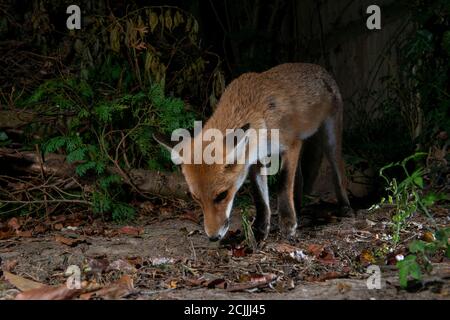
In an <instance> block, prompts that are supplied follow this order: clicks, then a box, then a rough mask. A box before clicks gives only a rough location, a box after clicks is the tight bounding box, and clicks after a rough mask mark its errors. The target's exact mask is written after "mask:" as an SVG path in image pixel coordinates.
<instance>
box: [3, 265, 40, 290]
mask: <svg viewBox="0 0 450 320" xmlns="http://www.w3.org/2000/svg"><path fill="white" fill-rule="evenodd" d="M3 275H4V277H5V280H6V281H8V282H9V283H10V284H12V285H13V286H15V287H16V288H17V289H19V290H20V291H28V290H32V289H38V288H42V287H45V286H46V285H45V284H43V283H40V282H36V281H33V280H29V279H26V278H24V277H21V276H18V275H15V274H13V273H10V272H8V271H6V270H5V271H3Z"/></svg>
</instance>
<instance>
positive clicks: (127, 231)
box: [119, 226, 144, 236]
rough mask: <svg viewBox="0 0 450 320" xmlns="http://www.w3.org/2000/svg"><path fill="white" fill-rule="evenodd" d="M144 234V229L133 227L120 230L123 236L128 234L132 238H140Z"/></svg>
mask: <svg viewBox="0 0 450 320" xmlns="http://www.w3.org/2000/svg"><path fill="white" fill-rule="evenodd" d="M143 232H144V229H143V228H137V227H133V226H125V227H122V228H120V229H119V233H121V234H128V235H131V236H139V235H140V234H142V233H143Z"/></svg>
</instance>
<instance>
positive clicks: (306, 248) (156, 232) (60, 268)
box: [0, 204, 450, 300]
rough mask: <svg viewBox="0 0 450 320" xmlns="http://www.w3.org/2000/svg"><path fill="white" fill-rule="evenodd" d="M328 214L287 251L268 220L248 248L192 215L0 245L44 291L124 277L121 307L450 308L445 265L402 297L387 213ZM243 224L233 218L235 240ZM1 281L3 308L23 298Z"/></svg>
mask: <svg viewBox="0 0 450 320" xmlns="http://www.w3.org/2000/svg"><path fill="white" fill-rule="evenodd" d="M332 212H333V209H331V207H329V206H328V205H325V204H318V205H315V206H310V207H307V208H306V209H305V210H304V213H303V215H304V217H303V218H302V219H301V224H300V226H299V229H298V231H297V235H296V238H295V239H294V240H292V241H289V242H287V241H283V240H281V239H280V238H279V236H278V232H277V230H276V229H277V228H276V222H277V217H276V216H273V228H272V229H273V230H272V232H271V234H270V236H269V239H268V240H267V241H266V242H265V243H263V244H261V245H260V246H259V247H258V248H255V249H250V248H249V247H248V246H241V245H239V244H236V243H233V242H232V241H230V243H228V244H227V243H226V242H225V243H222V244H219V243H211V242H209V241H208V240H207V238H206V236H205V234H204V231H203V227H202V221H201V217H200V216H199V212H198V211H196V210H195V211H185V212H181V213H177V214H172V213H171V212H170V208H166V211H165V213H164V214H161V212H159V213H158V214H155V213H152V210H149V212H147V213H145V210H142V212H141V214H140V215H139V218H138V219H137V220H136V221H135V222H134V223H133V224H132V225H126V226H124V225H118V224H113V223H107V222H103V221H101V220H100V219H91V218H89V219H88V218H83V217H80V216H79V215H74V216H73V217H72V216H56V217H52V218H50V219H49V220H47V221H39V220H36V219H34V220H32V219H31V220H24V221H25V222H23V221H22V222H21V223H22V225H21V226H20V228H19V229H18V230H16V234H17V235H16V236H14V237H11V238H6V239H3V240H0V260H1V263H2V269H3V270H4V271H3V272H5V271H7V272H9V273H12V274H15V275H19V276H21V277H23V278H26V279H30V280H33V281H35V282H38V283H42V284H46V285H61V284H64V283H65V281H66V279H67V277H66V275H65V274H64V272H65V271H66V269H67V268H68V267H69V266H70V265H75V266H78V267H79V268H80V270H81V278H82V280H84V281H85V282H84V283H95V284H96V285H97V286H107V285H108V284H110V283H114V281H117V279H119V278H120V277H121V276H123V275H124V274H128V275H129V276H130V278H131V279H132V282H133V285H132V289H130V290H128V291H126V292H122V293H120V294H118V295H115V296H114V295H113V297H114V298H125V299H289V300H292V299H450V262H449V260H448V259H446V258H444V257H436V258H435V259H434V260H433V265H434V268H433V271H432V272H431V273H430V274H427V275H426V276H425V277H424V280H423V281H422V282H420V283H419V282H417V283H413V284H412V285H411V286H409V288H408V290H403V289H400V286H399V281H398V276H397V275H398V271H397V269H396V268H395V263H396V256H398V255H399V254H405V253H406V252H405V248H404V246H403V245H401V244H400V245H399V246H398V248H397V249H396V250H394V251H392V252H390V250H389V248H388V244H390V243H391V240H390V239H389V236H388V234H389V230H390V225H389V221H391V219H390V213H389V210H387V209H383V210H378V211H376V212H370V213H369V212H367V211H366V210H359V211H357V215H356V217H355V218H338V217H336V216H334V215H333V214H332ZM433 213H434V214H435V219H436V222H437V223H438V225H440V226H443V225H449V223H450V221H449V217H450V215H449V210H448V209H445V208H436V210H435V212H433ZM41 220H43V219H41ZM19 221H20V220H19ZM27 221H28V222H27ZM240 221H241V215H240V213H239V209H236V210H235V212H234V214H233V221H232V225H231V228H230V230H232V232H231V234H232V235H235V238H237V237H238V233H237V232H236V230H242V228H241V222H240ZM411 221H414V222H411V223H409V224H408V226H407V227H406V229H405V231H404V232H403V233H402V239H405V240H407V241H409V240H411V239H415V238H421V237H423V235H424V233H425V232H426V229H427V220H426V219H425V218H422V217H420V216H418V217H415V218H414V219H412V220H411ZM40 225H43V226H44V227H39V226H40ZM46 229H47V230H46ZM22 230H23V231H22ZM26 230H31V232H27V231H26ZM383 248H384V249H383ZM369 265H378V266H379V267H380V270H381V289H369V288H368V286H367V280H368V277H369V274H368V273H366V271H367V267H368V266H369ZM0 273H1V271H0ZM5 274H6V272H5ZM6 278H7V277H6V275H3V276H2V277H0V299H14V298H15V296H16V295H17V294H18V293H19V292H20V290H19V289H18V288H17V286H14V285H13V284H12V283H11V281H8V280H7V279H6ZM99 296H100V295H99ZM85 298H94V299H95V297H93V296H87V297H86V296H85ZM100 298H101V297H100Z"/></svg>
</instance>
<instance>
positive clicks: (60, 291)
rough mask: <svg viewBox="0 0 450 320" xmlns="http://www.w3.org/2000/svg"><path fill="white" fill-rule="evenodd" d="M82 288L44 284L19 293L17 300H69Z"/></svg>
mask: <svg viewBox="0 0 450 320" xmlns="http://www.w3.org/2000/svg"><path fill="white" fill-rule="evenodd" d="M80 292H81V289H69V288H68V287H67V286H66V285H65V284H64V285H60V286H57V287H50V286H44V287H41V288H36V289H31V290H28V291H24V292H22V293H19V294H18V295H17V296H16V298H15V299H16V300H68V299H72V298H74V297H75V296H77V295H78V294H80Z"/></svg>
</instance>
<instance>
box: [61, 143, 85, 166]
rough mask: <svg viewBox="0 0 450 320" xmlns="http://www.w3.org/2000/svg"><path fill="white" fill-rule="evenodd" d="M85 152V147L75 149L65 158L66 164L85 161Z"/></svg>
mask: <svg viewBox="0 0 450 320" xmlns="http://www.w3.org/2000/svg"><path fill="white" fill-rule="evenodd" d="M86 151H87V148H86V147H81V148H78V149H75V150H74V151H72V152H70V153H69V154H68V155H67V158H66V159H67V162H69V163H72V162H75V161H83V160H85V155H86Z"/></svg>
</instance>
